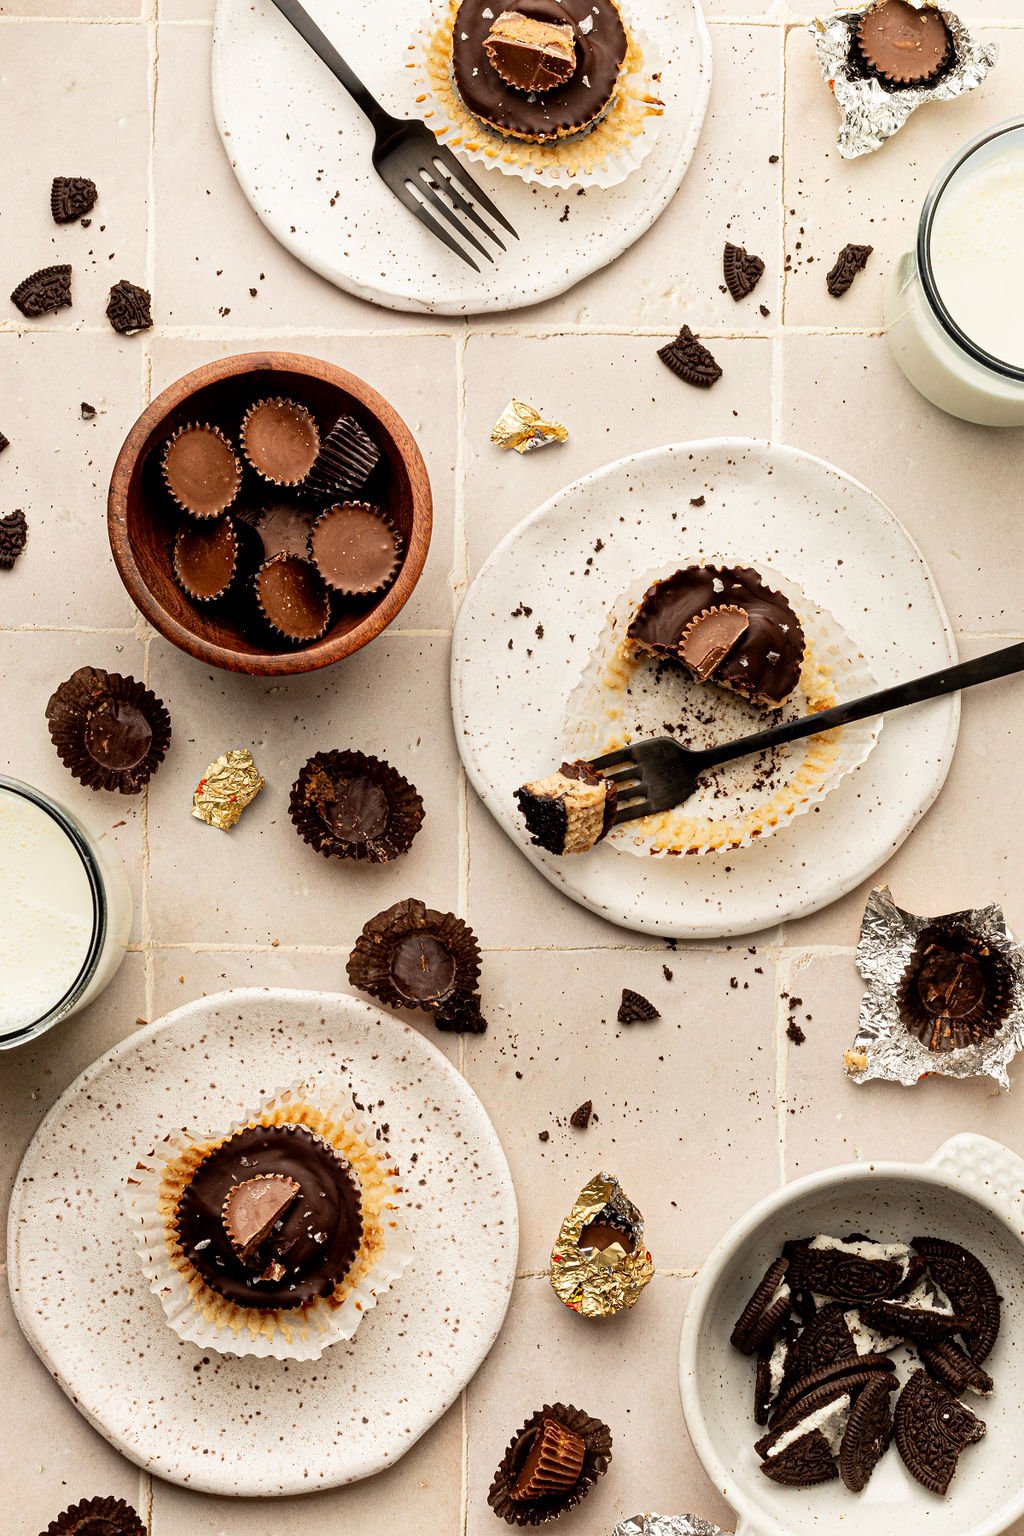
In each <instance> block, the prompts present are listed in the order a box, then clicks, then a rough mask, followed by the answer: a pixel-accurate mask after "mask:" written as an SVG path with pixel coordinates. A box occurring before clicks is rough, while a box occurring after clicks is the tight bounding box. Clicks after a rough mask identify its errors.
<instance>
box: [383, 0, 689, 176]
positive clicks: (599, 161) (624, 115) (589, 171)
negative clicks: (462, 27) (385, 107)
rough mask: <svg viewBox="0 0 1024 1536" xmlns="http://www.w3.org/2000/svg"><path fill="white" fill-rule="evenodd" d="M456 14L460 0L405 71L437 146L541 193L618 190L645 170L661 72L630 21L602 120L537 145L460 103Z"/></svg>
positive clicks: (420, 39)
mask: <svg viewBox="0 0 1024 1536" xmlns="http://www.w3.org/2000/svg"><path fill="white" fill-rule="evenodd" d="M458 9H459V6H458V0H452V4H451V7H450V9H449V12H448V15H447V16H446V17H445V19H444V21H443V22H442V23H441V25H440V26H439V27H437V28H436V30H434V31H431V32H429V33H420V34H419V35H418V36H417V37H416V38H415V39H414V40H413V42H412V45H411V50H410V51H411V54H412V58H411V60H410V62H409V64H408V66H407V67H408V68H409V70H410V72H411V73H412V76H413V80H412V85H413V90H414V98H413V99H414V101H415V103H416V113H417V116H419V117H421V118H422V119H423V120H424V122H425V123H426V124H427V127H428V128H429V129H430V131H431V132H432V133H433V134H435V135H436V137H437V139H438V141H439V142H440V143H442V144H446V145H447V146H448V148H449V149H451V150H454V151H455V153H456V154H457V155H458V156H459V157H460V158H461V159H463V160H472V161H476V162H477V163H478V164H480V165H489V166H492V167H494V168H495V169H496V170H499V171H502V172H503V173H504V174H505V175H506V176H518V177H520V178H521V180H523V181H529V182H538V183H539V184H540V185H541V186H543V187H589V186H595V187H615V186H618V184H619V183H620V182H622V181H625V180H626V178H627V176H631V175H632V173H633V172H634V171H635V170H636V169H637V167H638V166H639V165H641V164H642V162H643V161H644V159H645V158H646V157H647V155H648V154H649V153H650V151H651V150H652V149H653V147H654V141H655V139H656V138H657V134H658V128H659V126H660V124H661V118H662V114H663V112H664V103H663V102H662V101H661V99H660V97H659V94H658V85H657V79H656V77H657V75H658V74H659V72H660V70H661V67H662V66H661V61H660V60H659V58H658V55H657V53H656V51H655V49H654V46H653V44H652V43H651V42H650V40H649V38H648V37H647V36H646V35H645V34H644V33H643V32H641V31H640V29H639V28H638V27H636V26H635V25H634V24H633V22H632V21H631V20H628V19H627V18H626V17H625V16H623V23H624V25H625V27H626V31H627V34H628V38H629V43H628V47H627V50H626V57H625V59H624V60H623V64H622V70H621V72H620V74H619V80H618V84H617V85H616V87H615V95H614V96H613V98H612V101H611V103H610V105H609V107H608V108H607V110H606V112H605V114H604V116H603V117H602V118H600V119H599V120H598V121H597V122H596V123H595V124H594V126H593V127H591V128H584V129H583V130H582V131H581V132H580V133H576V134H571V135H569V136H567V137H565V138H562V139H557V140H553V141H552V140H549V141H547V142H546V143H543V144H534V143H529V142H527V141H525V140H522V139H513V138H507V137H506V136H505V135H504V134H501V133H498V132H497V130H495V129H493V128H488V127H487V125H486V124H485V123H482V122H481V121H480V119H479V118H478V117H476V116H474V114H473V113H472V112H470V110H469V108H468V107H467V106H465V104H464V103H463V101H462V98H461V96H460V95H459V92H458V90H457V88H456V85H455V82H454V80H453V78H452V39H453V34H454V31H455V19H456V16H457V14H458Z"/></svg>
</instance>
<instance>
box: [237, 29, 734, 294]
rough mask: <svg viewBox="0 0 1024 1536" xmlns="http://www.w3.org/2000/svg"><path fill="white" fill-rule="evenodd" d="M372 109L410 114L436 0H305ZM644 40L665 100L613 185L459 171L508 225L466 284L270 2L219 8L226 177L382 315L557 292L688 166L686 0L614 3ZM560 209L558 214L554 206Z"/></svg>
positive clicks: (694, 99)
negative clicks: (422, 39) (634, 162)
mask: <svg viewBox="0 0 1024 1536" xmlns="http://www.w3.org/2000/svg"><path fill="white" fill-rule="evenodd" d="M305 3H306V7H307V9H308V10H309V11H310V13H311V14H312V16H313V17H314V19H315V20H316V21H317V22H318V23H319V25H320V26H321V27H322V29H323V30H324V32H326V34H327V35H328V37H329V38H330V39H331V41H332V42H333V43H334V44H335V45H336V47H338V48H339V49H340V51H341V52H342V53H343V54H344V55H345V57H346V59H347V60H348V62H349V63H350V64H351V65H352V67H353V68H354V69H355V70H356V72H357V73H358V74H359V75H361V76H362V78H363V79H364V80H365V82H366V84H367V85H368V86H369V87H370V89H371V90H372V91H373V92H374V93H375V95H377V97H378V98H379V100H380V101H381V102H382V103H383V105H384V106H385V107H386V108H387V109H388V110H389V111H390V112H393V113H394V114H395V115H396V116H398V117H415V116H418V115H419V112H418V108H417V106H416V103H415V100H414V99H413V97H414V91H413V89H412V87H411V84H410V79H411V75H410V70H409V68H408V59H409V44H410V40H411V39H412V38H413V37H414V35H415V34H416V32H417V29H419V28H424V29H425V30H427V31H429V30H431V29H432V27H433V26H436V25H437V23H438V22H439V21H440V19H441V18H442V16H443V15H444V14H445V11H446V9H447V0H375V3H374V4H373V5H371V6H360V7H352V6H347V5H343V4H341V0H305ZM623 4H624V7H625V10H626V14H627V16H628V15H630V14H632V15H633V16H634V18H635V20H636V22H637V23H638V24H639V26H640V27H641V28H642V29H643V30H644V32H646V33H647V34H648V36H649V37H650V38H651V39H652V41H653V42H654V44H655V46H656V47H657V50H658V53H659V55H660V57H661V60H662V64H663V68H662V70H661V80H660V83H659V90H660V92H661V96H662V99H663V100H664V102H665V115H664V118H663V119H662V122H661V125H660V128H659V132H658V138H657V142H656V144H655V145H654V148H653V149H652V150H651V153H650V154H649V155H648V156H647V158H646V159H645V160H644V162H643V165H642V166H640V168H639V169H638V170H637V171H635V172H634V174H633V175H632V176H630V177H629V178H628V180H626V181H624V182H623V183H622V184H621V185H620V186H617V187H612V188H609V189H607V190H601V189H600V188H596V187H591V188H589V189H588V191H587V195H586V197H577V196H575V195H571V196H567V194H566V193H565V192H564V191H562V190H559V189H554V188H545V187H540V186H527V185H526V184H525V183H524V182H521V181H518V180H516V179H514V178H511V177H507V176H503V175H502V174H501V173H500V172H499V171H494V170H486V169H484V168H483V167H481V166H479V165H472V166H470V167H469V170H470V173H471V174H472V175H473V176H474V177H475V178H476V179H477V180H478V181H479V183H480V185H481V186H482V187H483V188H484V189H485V191H486V192H487V193H488V194H489V195H490V196H491V197H492V198H493V199H494V200H495V202H496V203H497V204H498V206H499V207H500V208H501V209H502V211H503V212H504V213H505V215H506V217H507V218H509V219H510V220H511V222H512V223H513V224H514V225H515V227H516V228H517V229H518V231H519V234H520V236H521V238H520V240H519V241H514V240H513V241H510V242H508V246H509V248H508V250H507V251H506V252H505V253H504V254H502V253H501V252H498V260H497V261H496V262H495V263H494V265H493V266H491V265H489V264H488V263H487V262H483V261H481V266H483V267H484V268H486V270H485V271H482V272H481V273H480V274H479V275H478V274H476V273H474V272H473V270H472V268H471V267H468V266H467V265H466V264H465V262H463V261H461V260H460V259H459V257H458V256H455V255H453V254H451V253H450V252H449V251H447V250H446V249H445V247H444V246H443V245H441V244H440V243H439V242H438V241H437V240H435V239H434V237H433V236H432V235H431V234H429V233H428V232H427V231H426V230H424V229H423V228H422V226H421V225H420V224H419V222H418V221H417V220H416V219H414V218H413V216H412V215H411V214H410V213H408V212H407V210H406V209H404V208H403V207H402V205H401V204H400V203H399V202H397V200H396V199H395V198H394V197H393V196H392V194H391V193H390V192H389V191H388V190H387V188H386V187H385V186H384V184H383V183H382V182H381V181H380V180H379V178H378V176H377V174H376V172H375V171H374V170H373V168H372V166H371V164H370V152H371V149H372V147H373V133H372V130H371V128H370V125H369V123H368V122H367V120H366V119H365V118H364V117H363V115H362V113H361V112H360V111H359V109H358V107H356V105H355V103H354V102H353V101H352V100H351V99H350V98H349V97H348V96H347V95H346V93H345V91H344V90H343V89H342V87H341V86H340V85H339V84H338V83H337V81H336V80H335V79H334V77H333V76H332V75H331V74H330V73H329V72H328V70H327V69H326V68H325V67H324V65H323V64H321V63H320V61H319V59H317V58H316V56H315V55H314V54H313V53H312V51H311V50H310V49H309V48H308V47H307V46H306V44H305V43H304V42H303V41H302V39H301V38H300V37H299V36H298V34H297V33H296V32H295V31H294V30H293V29H292V27H291V26H290V25H289V23H288V22H287V21H285V19H284V17H283V16H281V15H280V13H279V12H278V11H277V10H276V9H275V7H274V6H273V4H272V3H271V0H217V9H216V17H215V24H214V33H213V105H214V113H215V115H216V119H217V124H218V127H219V129H220V133H221V137H222V139H223V141H224V147H225V150H226V152H227V156H228V159H229V160H230V162H231V165H232V168H233V169H234V172H235V175H236V176H237V177H238V180H239V182H240V183H241V186H242V188H243V190H244V192H245V195H246V196H247V197H248V199H249V201H250V203H251V204H252V206H253V208H254V209H255V210H256V212H257V214H258V215H259V217H260V218H261V219H262V221H263V223H264V224H266V226H267V228H268V229H269V230H270V232H271V233H272V234H273V235H275V236H276V238H277V239H278V240H280V241H281V243H282V244H283V245H285V246H286V247H287V248H288V250H290V251H291V252H292V253H293V254H294V255H296V256H298V257H299V259H300V260H301V261H304V262H305V263H306V265H307V266H309V267H312V268H313V270H314V271H316V272H319V273H320V274H321V275H322V276H323V277H326V278H328V279H329V280H330V281H331V282H332V283H336V284H337V285H338V287H339V288H345V289H347V290H348V291H349V292H350V293H355V294H358V295H359V296H360V297H361V298H364V299H369V300H371V301H372V302H374V303H377V304H384V305H386V306H387V307H388V308H389V309H408V310H418V311H422V312H425V313H430V314H446V315H463V314H473V313H478V312H481V311H484V310H501V311H507V310H510V309H516V308H518V307H520V306H521V305H524V304H535V303H537V302H538V301H539V300H540V299H546V298H551V297H553V296H554V295H555V294H559V293H564V292H565V290H566V289H567V288H571V287H572V285H573V284H574V283H578V282H579V281H580V279H581V278H583V277H586V276H587V274H588V273H590V272H595V271H597V270H598V269H599V268H600V267H604V266H607V264H608V263H609V262H610V261H614V260H615V258H616V257H617V256H621V255H622V253H623V251H625V250H627V249H628V248H629V246H631V245H632V244H633V242H634V241H635V240H638V239H639V238H640V236H641V235H642V234H643V233H644V231H645V230H647V229H649V228H650V226H651V225H652V224H653V223H654V221H655V219H657V217H658V216H659V214H660V213H662V211H663V210H664V208H665V207H666V206H667V204H668V202H669V200H670V199H671V198H672V197H673V195H674V194H675V193H676V191H677V190H678V188H679V186H680V183H681V182H682V179H683V177H684V175H685V174H686V170H687V167H688V166H689V164H690V160H691V159H692V157H693V152H694V150H695V149H696V146H697V140H698V138H699V136H700V130H701V126H702V124H703V122H704V114H705V112H706V111H707V104H708V95H709V93H710V89H711V41H710V36H709V33H708V29H707V27H706V25H705V23H704V16H703V13H702V11H701V6H700V0H623ZM567 205H568V209H569V212H568V216H565V209H566V207H567Z"/></svg>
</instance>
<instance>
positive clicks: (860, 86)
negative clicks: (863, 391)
mask: <svg viewBox="0 0 1024 1536" xmlns="http://www.w3.org/2000/svg"><path fill="white" fill-rule="evenodd" d="M909 3H910V4H911V5H913V6H915V8H916V9H917V10H923V9H924V3H923V0H909ZM865 9H867V7H865V6H861V7H860V8H859V9H858V10H855V11H838V12H837V13H836V14H835V15H834V16H827V17H816V18H815V20H814V21H812V22H811V24H810V27H809V28H808V30H809V31H810V33H811V36H812V37H813V38H814V46H815V48H816V49H817V52H818V64H819V66H820V68H821V73H822V75H823V76H824V79H825V84H826V85H827V86H828V88H829V90H830V91H831V92H832V94H833V95H834V97H835V99H836V106H837V107H838V108H839V114H840V117H841V118H842V124H841V126H840V129H839V153H840V154H841V155H842V157H843V159H844V160H853V159H855V158H856V157H857V155H867V154H870V152H871V151H872V150H873V149H881V147H882V145H883V144H884V143H885V141H886V139H891V138H892V136H893V134H894V133H896V132H897V131H898V130H899V129H900V128H902V127H903V124H904V123H905V122H906V121H907V118H908V117H909V116H910V114H911V112H913V111H914V109H915V108H916V107H923V106H924V105H925V103H926V102H929V101H953V100H954V99H955V98H956V97H957V96H963V95H964V94H965V93H966V92H967V91H973V90H974V89H975V87H976V86H979V85H980V84H981V82H982V81H983V80H984V78H985V76H986V75H987V74H988V72H989V70H990V69H991V68H992V66H993V64H994V63H995V62H996V59H997V57H998V53H999V50H998V48H997V47H996V45H995V44H994V43H980V42H978V41H977V39H975V38H974V37H972V36H971V33H970V32H969V31H968V30H967V28H966V27H965V26H964V24H963V22H962V21H961V20H960V18H959V16H955V15H954V14H953V12H952V11H946V10H941V8H938V9H940V10H941V15H942V18H943V20H944V21H945V23H946V26H947V27H948V28H949V34H950V37H951V38H952V39H953V49H954V52H955V55H956V59H955V62H954V64H953V67H952V68H951V69H950V70H949V71H948V73H946V74H944V75H943V76H942V77H941V78H940V79H938V80H936V81H935V83H934V84H933V85H918V86H913V85H903V86H900V87H899V88H898V89H893V88H889V89H886V87H885V86H884V85H882V84H881V83H880V82H879V81H878V80H876V79H875V77H874V76H873V75H863V74H861V73H860V70H859V69H858V66H857V63H856V61H854V62H853V63H852V64H851V54H850V50H851V47H852V45H853V42H854V39H855V37H856V33H857V27H858V25H859V23H860V19H861V17H862V16H863V14H864V11H865Z"/></svg>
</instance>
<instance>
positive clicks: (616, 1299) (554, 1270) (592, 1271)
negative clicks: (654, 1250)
mask: <svg viewBox="0 0 1024 1536" xmlns="http://www.w3.org/2000/svg"><path fill="white" fill-rule="evenodd" d="M598 1221H600V1222H606V1223H608V1224H610V1225H611V1226H613V1227H619V1228H622V1229H623V1231H624V1234H625V1233H628V1235H629V1237H631V1238H632V1241H633V1251H632V1252H629V1251H628V1250H627V1248H626V1247H625V1246H624V1245H623V1246H620V1245H619V1244H617V1243H615V1244H612V1245H611V1247H609V1248H606V1249H604V1250H603V1251H601V1250H600V1249H596V1248H581V1247H580V1245H579V1239H580V1233H581V1232H582V1231H583V1229H584V1227H586V1226H589V1225H591V1223H593V1222H598ZM653 1274H654V1261H653V1260H652V1258H651V1255H650V1253H649V1252H648V1250H647V1248H646V1247H645V1246H644V1219H643V1217H642V1216H641V1214H640V1212H639V1211H638V1210H637V1208H636V1206H635V1205H634V1204H633V1203H632V1201H631V1200H629V1199H627V1197H626V1195H625V1194H624V1193H623V1190H622V1186H621V1185H620V1184H619V1181H618V1179H616V1178H613V1177H612V1175H611V1174H610V1173H599V1174H597V1175H596V1177H594V1178H593V1179H591V1180H590V1183H589V1184H586V1185H584V1187H583V1189H581V1190H580V1192H579V1194H578V1196H577V1197H576V1203H575V1205H574V1206H573V1208H572V1210H571V1211H570V1212H569V1214H568V1216H567V1217H566V1218H565V1220H564V1221H563V1222H562V1225H561V1228H560V1229H559V1233H558V1240H557V1242H556V1243H555V1246H554V1248H553V1249H552V1250H551V1276H550V1279H551V1285H552V1288H553V1290H554V1292H555V1295H556V1296H557V1297H558V1299H559V1301H561V1302H563V1303H564V1304H565V1306H567V1307H569V1308H570V1310H571V1311H573V1312H579V1313H581V1314H582V1316H584V1317H612V1316H614V1314H615V1313H616V1312H623V1311H625V1310H626V1309H627V1308H629V1307H633V1306H635V1305H636V1303H637V1301H638V1300H639V1298H640V1292H641V1291H642V1290H643V1288H644V1286H645V1285H647V1284H648V1282H649V1281H650V1279H651V1277H652V1275H653Z"/></svg>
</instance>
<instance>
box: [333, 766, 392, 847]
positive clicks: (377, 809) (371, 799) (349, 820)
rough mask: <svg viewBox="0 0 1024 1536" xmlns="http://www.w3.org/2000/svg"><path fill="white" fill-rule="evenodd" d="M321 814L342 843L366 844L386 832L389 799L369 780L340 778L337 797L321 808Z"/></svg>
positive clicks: (377, 785)
mask: <svg viewBox="0 0 1024 1536" xmlns="http://www.w3.org/2000/svg"><path fill="white" fill-rule="evenodd" d="M320 815H321V816H322V818H323V820H324V821H325V822H326V823H327V825H328V826H329V827H330V829H331V831H332V832H333V833H334V835H335V837H337V838H340V840H341V841H342V842H343V843H365V842H367V841H369V839H371V838H377V837H383V835H384V833H385V832H386V831H387V829H388V821H389V819H390V808H389V806H388V797H387V795H386V794H385V793H384V790H383V789H382V788H381V786H380V785H379V784H378V783H376V782H375V780H373V779H371V778H353V779H342V780H341V782H340V783H339V784H338V785H337V786H336V798H335V799H334V800H332V801H330V802H329V803H327V802H325V803H324V804H323V805H322V806H321V807H320Z"/></svg>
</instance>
